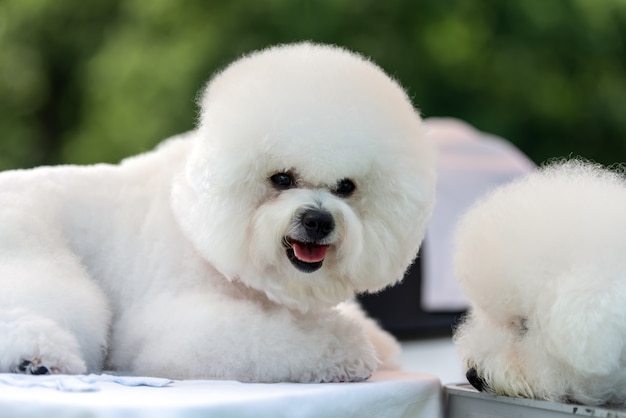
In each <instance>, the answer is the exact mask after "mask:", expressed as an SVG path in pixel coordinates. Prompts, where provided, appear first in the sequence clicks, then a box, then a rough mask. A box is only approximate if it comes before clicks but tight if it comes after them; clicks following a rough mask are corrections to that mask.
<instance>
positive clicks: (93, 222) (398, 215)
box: [0, 43, 434, 382]
mask: <svg viewBox="0 0 626 418" xmlns="http://www.w3.org/2000/svg"><path fill="white" fill-rule="evenodd" d="M433 154H434V151H433V144H431V143H430V142H429V141H428V140H427V139H425V138H424V132H423V128H422V123H421V119H420V117H419V115H418V114H417V112H416V111H415V110H414V108H413V107H412V105H411V103H410V101H409V99H408V98H407V96H406V94H405V92H404V91H403V90H402V88H401V87H400V86H399V85H398V84H397V83H396V82H395V81H393V80H392V79H390V78H389V77H388V76H387V75H385V73H384V72H383V71H382V70H381V69H380V68H378V67H377V66H375V65H374V64H373V63H371V62H369V61H368V60H366V59H364V58H362V57H360V56H358V55H356V54H353V53H350V52H348V51H346V50H343V49H340V48H336V47H330V46H322V45H314V44H310V43H302V44H295V45H286V46H280V47H274V48H269V49H267V50H264V51H260V52H257V53H253V54H251V55H249V56H246V57H243V58H242V59H241V60H239V61H236V62H235V63H233V64H231V65H230V66H228V67H227V68H226V69H225V70H224V71H222V72H221V73H219V74H218V75H216V76H215V77H214V78H213V80H211V81H210V82H209V84H208V86H207V88H206V90H205V92H204V95H203V96H202V98H201V115H200V123H199V126H198V128H197V129H196V130H194V131H193V132H190V133H187V134H184V135H181V136H178V137H175V138H172V139H170V140H168V141H166V142H164V143H163V144H162V145H160V146H159V147H158V148H157V149H156V150H154V151H152V152H149V153H146V154H143V155H139V156H137V157H133V158H129V159H127V160H124V161H123V162H122V163H121V164H119V165H95V166H90V167H76V166H65V167H52V168H50V167H44V168H37V169H33V170H23V171H12V172H5V173H2V174H0V330H4V331H3V332H4V334H3V338H2V341H0V372H7V371H9V372H10V371H16V370H17V371H25V370H22V369H26V370H27V371H31V372H33V371H46V369H45V368H47V370H49V371H56V372H63V373H79V372H84V371H87V370H89V371H97V370H100V369H101V368H102V367H109V368H114V369H117V370H123V371H130V372H134V373H140V374H149V375H162V376H169V377H174V378H220V379H237V380H242V381H264V382H274V381H301V382H309V381H311V382H321V381H342V380H362V379H365V378H367V377H368V376H369V375H370V374H371V373H372V372H373V370H375V369H376V367H378V365H379V364H380V363H381V362H386V361H388V360H390V358H391V356H392V355H393V354H395V352H396V351H397V343H396V342H395V341H394V340H393V339H392V338H391V337H390V336H389V335H387V334H386V333H384V332H383V331H382V330H381V329H380V328H378V327H377V326H376V325H375V324H374V323H373V322H372V321H371V320H370V319H368V318H367V317H366V316H365V315H364V313H363V312H361V311H360V308H359V307H358V306H356V305H355V304H353V303H342V302H344V301H346V300H348V299H350V298H351V297H352V296H353V295H354V294H355V292H362V291H376V290H379V289H381V288H383V287H385V286H388V285H391V284H393V283H395V282H396V281H398V280H399V279H401V278H402V276H403V272H404V270H405V269H406V267H407V266H408V265H409V264H410V263H411V261H412V260H413V258H414V257H415V255H416V253H417V250H418V247H419V245H420V242H421V240H422V238H423V236H424V231H425V227H426V222H427V220H428V218H429V216H430V212H431V210H432V205H433V199H434V198H433V195H434V155H433ZM276 174H280V175H281V176H283V179H282V180H283V183H284V181H287V183H285V184H282V185H281V183H280V181H278V182H277V181H276V180H274V177H275V175H276ZM285 179H286V180H285ZM342 181H343V183H342ZM342 184H343V185H344V186H345V187H344V189H343V191H342V190H341V189H339V186H340V185H342ZM351 185H354V186H355V188H354V190H352V189H351ZM310 213H313V214H314V215H315V216H318V218H319V217H320V216H321V217H322V218H320V219H321V220H319V219H317V218H316V220H314V221H313V222H312V223H309V224H306V223H305V222H304V217H305V215H307V214H310ZM311 225H313V226H311ZM316 227H319V230H318V231H317V232H315V231H313V232H310V231H309V230H308V228H313V229H315V228H316ZM322 230H323V231H322ZM319 231H322V232H319ZM308 234H310V236H309V235H308ZM318 235H319V236H318ZM294 257H295V258H294ZM33 334H36V335H37V337H36V338H34V337H33ZM6 335H8V338H6ZM27 363H28V364H27ZM25 365H26V366H28V367H26V366H25ZM40 365H42V367H44V368H43V369H41V370H39V368H40Z"/></svg>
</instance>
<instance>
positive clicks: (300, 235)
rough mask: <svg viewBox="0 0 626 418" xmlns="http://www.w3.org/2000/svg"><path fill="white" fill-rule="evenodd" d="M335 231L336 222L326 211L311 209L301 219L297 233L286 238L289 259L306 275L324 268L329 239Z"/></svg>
mask: <svg viewBox="0 0 626 418" xmlns="http://www.w3.org/2000/svg"><path fill="white" fill-rule="evenodd" d="M334 230H335V221H334V219H333V217H332V215H331V214H330V213H328V212H326V211H323V210H318V209H309V210H307V211H305V212H303V213H302V215H301V216H300V218H299V223H298V227H297V229H296V231H297V232H296V233H295V234H294V235H293V236H288V237H286V238H285V243H286V247H287V248H286V251H287V258H289V261H291V264H293V266H294V267H295V268H297V269H298V270H300V271H302V272H304V273H312V272H314V271H316V270H318V269H320V268H321V267H322V264H323V262H324V258H325V257H326V252H327V251H328V247H329V244H327V243H326V240H327V238H328V237H329V236H330V235H331V233H332V232H333V231H334Z"/></svg>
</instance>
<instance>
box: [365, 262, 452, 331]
mask: <svg viewBox="0 0 626 418" xmlns="http://www.w3.org/2000/svg"><path fill="white" fill-rule="evenodd" d="M421 260H422V257H421V254H420V255H419V256H418V258H417V259H416V260H415V263H413V265H411V267H409V269H408V270H407V272H406V274H405V275H404V279H403V280H402V283H400V284H398V285H396V286H393V287H390V288H387V289H385V290H383V291H382V292H379V293H376V294H368V295H360V296H359V301H360V302H361V305H362V306H363V308H365V310H366V311H367V312H368V313H369V314H370V316H371V317H372V318H374V319H376V320H377V321H378V322H379V323H380V325H381V326H382V327H383V328H385V329H386V330H387V331H389V332H391V333H392V334H393V335H395V336H396V337H397V338H399V339H414V338H429V337H440V336H449V335H452V328H453V325H454V324H455V323H456V321H457V320H458V319H459V317H460V316H461V315H462V313H463V312H426V311H425V310H424V309H422V307H421V303H420V301H421V300H422V268H421V266H422V263H421Z"/></svg>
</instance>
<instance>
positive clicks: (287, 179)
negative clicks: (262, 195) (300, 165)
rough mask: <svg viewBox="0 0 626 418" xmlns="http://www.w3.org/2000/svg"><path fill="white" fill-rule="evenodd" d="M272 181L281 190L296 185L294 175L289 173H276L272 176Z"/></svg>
mask: <svg viewBox="0 0 626 418" xmlns="http://www.w3.org/2000/svg"><path fill="white" fill-rule="evenodd" d="M270 181H271V182H272V184H274V186H276V188H277V189H279V190H286V189H290V188H292V187H294V186H295V181H294V179H293V176H292V175H291V174H289V173H276V174H274V175H273V176H271V177H270Z"/></svg>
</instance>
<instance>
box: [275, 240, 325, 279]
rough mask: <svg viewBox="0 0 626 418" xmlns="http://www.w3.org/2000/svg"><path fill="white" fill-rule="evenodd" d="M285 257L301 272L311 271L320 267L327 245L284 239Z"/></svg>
mask: <svg viewBox="0 0 626 418" xmlns="http://www.w3.org/2000/svg"><path fill="white" fill-rule="evenodd" d="M285 243H286V247H287V248H286V249H285V252H286V254H287V258H288V259H289V261H290V262H291V264H292V265H293V266H294V267H295V268H296V269H298V270H299V271H301V272H303V273H313V272H314V271H317V270H319V269H320V268H322V265H323V264H324V258H325V257H326V252H327V251H328V247H329V246H328V245H326V244H317V243H312V242H301V241H296V240H293V239H291V238H287V239H285Z"/></svg>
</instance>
